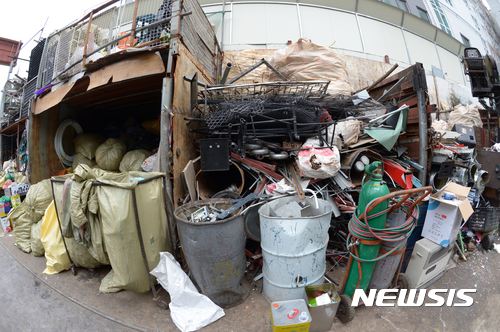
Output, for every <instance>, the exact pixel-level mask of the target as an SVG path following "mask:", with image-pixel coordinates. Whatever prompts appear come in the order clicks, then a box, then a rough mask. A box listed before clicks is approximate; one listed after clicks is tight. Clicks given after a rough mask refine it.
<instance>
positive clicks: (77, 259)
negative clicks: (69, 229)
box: [64, 238, 102, 269]
mask: <svg viewBox="0 0 500 332" xmlns="http://www.w3.org/2000/svg"><path fill="white" fill-rule="evenodd" d="M64 239H65V240H66V246H67V247H68V251H69V256H70V257H71V260H72V261H73V263H74V264H75V266H77V267H85V268H87V269H95V268H98V267H99V266H102V264H101V262H99V261H98V260H97V259H95V258H94V257H92V255H91V254H90V252H89V250H88V249H87V247H85V245H83V244H81V243H78V242H76V240H75V238H64Z"/></svg>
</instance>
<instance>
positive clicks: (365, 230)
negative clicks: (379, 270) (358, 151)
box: [347, 179, 419, 263]
mask: <svg viewBox="0 0 500 332" xmlns="http://www.w3.org/2000/svg"><path fill="white" fill-rule="evenodd" d="M363 182H364V179H363ZM377 199H378V197H377V198H375V199H373V200H372V201H371V202H370V203H368V205H367V206H366V208H365V211H368V210H369V208H370V207H371V206H372V205H374V203H375V201H376V200H377ZM399 204H401V203H400V202H399ZM377 205H378V203H377ZM395 205H398V203H395V204H393V205H390V206H389V207H388V208H387V209H385V210H383V211H380V212H378V213H374V214H372V215H370V216H368V217H367V216H366V213H363V220H360V219H359V216H361V213H359V209H358V208H356V210H355V211H354V214H353V216H352V218H351V220H350V221H349V224H348V228H349V232H350V233H349V236H348V237H347V247H348V248H349V247H350V246H349V243H350V242H351V241H352V242H353V243H355V242H356V241H358V239H359V240H361V241H363V240H365V241H373V240H375V239H377V240H380V241H387V242H397V241H399V243H398V244H397V246H395V247H394V248H392V249H391V250H390V251H388V252H386V253H384V254H383V255H380V256H378V257H376V258H374V259H368V260H367V259H362V258H360V257H359V255H358V253H357V250H355V253H353V252H352V250H350V251H349V254H350V255H351V256H352V257H353V258H354V259H355V260H356V261H358V263H359V262H364V263H372V262H377V261H379V260H381V259H383V258H385V257H387V256H389V255H391V254H392V253H394V252H396V251H397V250H398V248H400V247H401V246H403V245H404V244H405V243H406V240H407V239H408V237H410V235H411V233H412V232H413V230H414V229H415V226H416V225H415V221H416V220H418V216H419V209H418V206H417V205H415V207H414V208H412V206H413V205H414V204H413V201H412V200H409V199H407V200H405V201H404V202H403V203H402V204H401V211H403V212H404V213H406V215H407V216H408V218H407V219H406V221H405V222H404V223H403V224H402V225H400V226H396V227H392V228H381V229H379V228H371V227H370V224H369V223H368V222H367V221H369V220H370V219H373V218H376V217H378V216H380V215H383V214H385V213H387V212H389V211H390V210H391V209H392V208H393V207H394V206H395ZM351 246H352V245H351ZM355 246H356V245H355ZM355 249H357V248H356V247H355Z"/></svg>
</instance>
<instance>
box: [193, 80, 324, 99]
mask: <svg viewBox="0 0 500 332" xmlns="http://www.w3.org/2000/svg"><path fill="white" fill-rule="evenodd" d="M329 84H330V81H310V82H267V83H255V84H236V85H225V86H217V87H211V88H207V89H206V90H205V89H203V90H201V93H202V95H203V97H205V96H204V94H205V93H206V97H207V98H208V99H211V100H248V99H252V98H256V97H259V98H260V97H264V96H266V95H279V96H311V95H312V94H325V93H326V89H327V88H328V85H329Z"/></svg>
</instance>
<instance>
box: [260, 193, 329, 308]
mask: <svg viewBox="0 0 500 332" xmlns="http://www.w3.org/2000/svg"><path fill="white" fill-rule="evenodd" d="M290 203H291V204H295V203H297V204H302V206H301V208H300V209H301V211H300V216H299V217H294V216H290V215H287V216H285V217H280V216H279V214H277V213H276V211H280V210H282V209H283V208H284V207H285V206H287V205H288V204H290ZM316 203H317V204H318V205H317V206H316ZM295 206H296V205H295ZM259 215H260V231H261V247H262V258H263V261H264V266H263V268H262V270H263V272H264V285H263V287H264V289H263V292H264V297H265V298H266V300H267V301H268V302H276V301H286V300H294V299H302V298H304V294H305V293H304V287H305V286H306V285H318V284H322V283H323V276H324V274H325V270H326V247H327V245H328V229H329V228H330V220H331V217H332V205H331V204H330V203H329V202H327V201H325V200H322V199H318V200H315V199H314V198H309V197H306V198H305V200H303V201H301V200H300V199H299V198H298V197H297V196H292V197H284V198H280V199H277V200H274V201H272V202H269V203H267V204H265V205H263V206H262V207H261V208H260V209H259Z"/></svg>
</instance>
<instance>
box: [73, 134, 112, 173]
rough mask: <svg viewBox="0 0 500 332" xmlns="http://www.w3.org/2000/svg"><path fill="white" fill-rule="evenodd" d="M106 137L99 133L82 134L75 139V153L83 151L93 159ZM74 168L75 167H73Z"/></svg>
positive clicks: (87, 156) (83, 153)
mask: <svg viewBox="0 0 500 332" xmlns="http://www.w3.org/2000/svg"><path fill="white" fill-rule="evenodd" d="M105 140H106V139H105V138H104V137H103V136H101V135H99V134H82V135H79V136H76V137H75V138H74V139H73V144H74V145H75V153H77V154H78V153H81V154H82V155H83V156H84V157H85V158H87V159H89V160H92V159H94V158H95V152H96V150H97V148H98V147H99V145H101V144H102V143H104V141H105ZM73 168H74V167H73Z"/></svg>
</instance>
